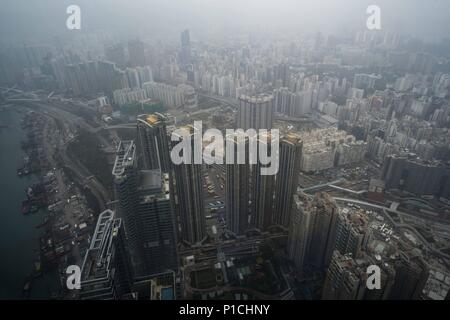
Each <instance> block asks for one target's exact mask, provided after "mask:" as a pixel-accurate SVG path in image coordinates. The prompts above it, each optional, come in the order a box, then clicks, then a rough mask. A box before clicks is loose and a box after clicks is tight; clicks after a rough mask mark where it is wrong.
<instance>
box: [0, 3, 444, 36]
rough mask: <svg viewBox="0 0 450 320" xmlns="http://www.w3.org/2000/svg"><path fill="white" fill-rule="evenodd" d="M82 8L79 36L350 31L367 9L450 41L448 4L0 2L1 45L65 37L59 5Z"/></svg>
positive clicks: (389, 26)
mask: <svg viewBox="0 0 450 320" xmlns="http://www.w3.org/2000/svg"><path fill="white" fill-rule="evenodd" d="M70 4H77V5H79V6H80V8H81V14H82V29H83V31H92V30H98V29H101V30H105V31H110V32H111V33H112V34H117V35H127V36H128V35H133V34H138V35H142V34H145V35H150V36H153V35H160V36H166V35H168V36H176V37H178V35H179V31H180V30H182V29H185V28H189V29H191V33H192V34H193V35H192V37H193V38H195V35H197V36H199V37H201V36H202V35H213V34H214V33H220V34H226V33H227V32H228V33H230V32H235V31H237V30H239V29H243V30H252V31H261V32H265V31H268V30H270V31H273V30H276V31H283V32H286V31H287V32H293V33H295V32H316V31H322V32H325V33H334V32H350V31H354V30H356V29H363V28H364V26H365V21H366V19H367V14H366V8H367V6H368V5H370V4H376V5H379V6H380V8H381V22H382V28H383V29H385V30H390V31H398V32H400V33H404V34H410V35H413V36H417V37H422V38H428V39H432V40H434V39H438V38H440V37H448V38H450V1H449V0H1V1H0V6H1V7H0V8H1V10H0V37H1V38H0V40H1V41H0V42H2V43H7V42H9V41H11V40H13V41H14V42H21V41H23V40H27V41H33V40H36V41H39V40H40V39H42V38H43V37H47V38H50V37H52V36H54V35H60V34H64V33H65V32H68V31H67V30H66V27H65V21H66V19H67V14H66V8H67V6H68V5H70Z"/></svg>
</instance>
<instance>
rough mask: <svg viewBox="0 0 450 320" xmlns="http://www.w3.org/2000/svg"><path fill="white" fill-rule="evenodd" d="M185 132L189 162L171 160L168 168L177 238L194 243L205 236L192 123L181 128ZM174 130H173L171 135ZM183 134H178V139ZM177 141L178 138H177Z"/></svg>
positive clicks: (199, 175) (200, 181) (201, 188)
mask: <svg viewBox="0 0 450 320" xmlns="http://www.w3.org/2000/svg"><path fill="white" fill-rule="evenodd" d="M184 129H185V130H187V132H189V135H190V142H191V147H192V148H191V154H190V156H191V158H190V163H181V164H172V168H171V170H170V175H171V187H172V186H173V188H171V190H173V191H172V196H173V207H174V208H175V212H176V214H177V217H178V219H179V225H180V228H181V230H180V231H181V232H180V237H179V239H180V240H182V241H184V242H186V243H189V244H198V243H199V242H201V241H203V240H204V239H205V237H206V222H205V214H204V203H203V178H202V177H203V175H202V164H195V163H194V152H193V151H194V131H195V130H199V129H198V128H194V127H193V126H187V127H185V128H184ZM176 135H177V134H176V133H175V132H174V133H173V136H176ZM200 135H201V133H200ZM184 138H186V137H184V136H179V138H178V139H179V141H182V140H183V139H184ZM180 143H181V142H180Z"/></svg>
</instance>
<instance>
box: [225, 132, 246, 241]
mask: <svg viewBox="0 0 450 320" xmlns="http://www.w3.org/2000/svg"><path fill="white" fill-rule="evenodd" d="M241 143H243V144H244V145H245V147H244V150H248V140H246V141H244V142H241ZM238 144H239V140H238V135H237V134H232V135H228V136H227V137H226V145H227V149H228V148H230V149H229V150H231V148H232V149H233V157H234V161H233V163H232V164H230V163H228V164H226V165H225V171H226V186H225V208H226V223H227V229H228V230H229V231H231V232H233V233H234V234H238V235H239V234H243V233H244V232H245V231H246V230H247V229H248V225H249V209H250V207H249V201H250V183H249V182H250V177H251V172H250V170H251V169H250V164H249V161H248V152H245V154H246V157H247V158H246V159H245V162H244V163H243V164H239V163H238V161H237V159H238V150H239V148H238ZM231 146H232V147H231Z"/></svg>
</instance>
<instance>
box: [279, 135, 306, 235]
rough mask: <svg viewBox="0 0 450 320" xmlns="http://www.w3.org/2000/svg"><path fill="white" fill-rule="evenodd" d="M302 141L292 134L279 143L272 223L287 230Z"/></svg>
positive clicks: (295, 187) (295, 188)
mask: <svg viewBox="0 0 450 320" xmlns="http://www.w3.org/2000/svg"><path fill="white" fill-rule="evenodd" d="M301 156H302V141H301V139H300V136H299V135H297V134H294V133H289V134H287V135H285V136H284V137H283V138H282V139H281V141H280V156H279V169H278V173H277V175H276V187H275V206H274V222H275V223H276V224H278V225H280V226H283V227H285V228H288V226H289V222H290V213H291V208H292V196H293V194H294V193H295V191H296V190H297V186H298V175H299V171H300V161H301Z"/></svg>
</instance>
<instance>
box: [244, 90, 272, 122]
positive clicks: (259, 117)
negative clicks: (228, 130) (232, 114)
mask: <svg viewBox="0 0 450 320" xmlns="http://www.w3.org/2000/svg"><path fill="white" fill-rule="evenodd" d="M273 113H274V100H273V96H272V95H267V94H260V95H257V96H241V97H239V108H238V113H237V123H236V125H237V128H239V129H244V130H247V129H255V130H259V129H268V130H270V129H272V124H273Z"/></svg>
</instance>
